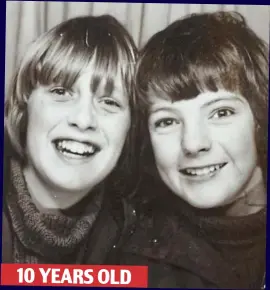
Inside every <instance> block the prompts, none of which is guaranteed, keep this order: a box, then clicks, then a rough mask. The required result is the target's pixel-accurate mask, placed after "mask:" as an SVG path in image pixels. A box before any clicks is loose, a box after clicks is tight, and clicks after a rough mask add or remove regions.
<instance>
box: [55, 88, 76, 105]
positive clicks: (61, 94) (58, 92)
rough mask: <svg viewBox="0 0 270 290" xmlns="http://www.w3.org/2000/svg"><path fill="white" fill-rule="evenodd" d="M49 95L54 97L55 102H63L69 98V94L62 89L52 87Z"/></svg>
mask: <svg viewBox="0 0 270 290" xmlns="http://www.w3.org/2000/svg"><path fill="white" fill-rule="evenodd" d="M50 93H51V94H53V95H54V96H55V97H56V99H57V101H63V102H64V101H66V100H68V99H70V97H71V92H70V91H69V90H67V89H66V88H63V87H54V88H52V89H50Z"/></svg>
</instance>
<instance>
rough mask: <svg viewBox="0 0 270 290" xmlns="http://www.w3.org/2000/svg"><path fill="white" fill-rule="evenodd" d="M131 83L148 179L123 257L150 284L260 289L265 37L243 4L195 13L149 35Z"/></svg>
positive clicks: (265, 121) (263, 236) (263, 239)
mask: <svg viewBox="0 0 270 290" xmlns="http://www.w3.org/2000/svg"><path fill="white" fill-rule="evenodd" d="M136 85H137V89H138V96H139V98H140V113H141V118H139V120H141V123H140V124H138V128H139V129H140V130H139V132H138V135H139V136H138V138H137V139H138V140H139V139H142V140H144V144H142V154H141V156H142V158H141V166H142V167H141V168H142V171H143V172H144V177H143V182H142V185H141V189H140V190H139V191H138V194H137V198H138V203H139V204H140V207H139V208H140V220H139V222H138V225H137V228H136V230H135V231H134V233H133V234H132V235H131V236H129V238H127V240H126V241H127V243H126V244H125V245H124V246H123V247H122V260H121V263H128V264H147V265H149V286H150V287H177V288H204V289H205V288H214V289H217V288H218V289H220V288H227V289H228V288H231V289H259V288H260V287H262V286H263V280H264V273H265V246H266V182H267V132H268V130H267V126H268V46H267V45H266V44H265V43H264V41H263V40H261V39H260V38H259V37H258V36H257V35H256V34H255V33H254V32H253V31H252V30H251V29H250V28H249V27H248V25H247V24H246V21H245V19H244V18H243V17H242V16H241V15H240V14H238V13H234V12H231V13H229V12H216V13H203V14H195V15H190V16H188V17H185V18H183V19H181V20H178V21H176V22H174V23H173V24H171V25H169V26H168V27H167V28H166V29H164V30H163V31H160V32H158V33H157V34H155V35H154V36H153V37H152V38H151V39H150V40H149V41H148V43H147V44H146V45H145V47H144V48H143V49H142V51H141V53H140V57H139V61H138V67H137V76H136ZM146 124H147V125H146Z"/></svg>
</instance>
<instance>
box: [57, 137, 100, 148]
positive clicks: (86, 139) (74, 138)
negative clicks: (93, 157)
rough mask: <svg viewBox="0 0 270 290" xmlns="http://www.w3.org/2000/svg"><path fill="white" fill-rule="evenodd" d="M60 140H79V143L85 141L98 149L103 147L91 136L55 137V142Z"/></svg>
mask: <svg viewBox="0 0 270 290" xmlns="http://www.w3.org/2000/svg"><path fill="white" fill-rule="evenodd" d="M59 140H69V141H75V142H79V143H84V144H86V145H90V146H94V147H95V148H96V149H98V150H100V149H101V145H100V144H99V143H98V142H96V141H93V140H91V139H89V138H83V137H79V136H59V137H57V138H54V139H53V142H56V141H59Z"/></svg>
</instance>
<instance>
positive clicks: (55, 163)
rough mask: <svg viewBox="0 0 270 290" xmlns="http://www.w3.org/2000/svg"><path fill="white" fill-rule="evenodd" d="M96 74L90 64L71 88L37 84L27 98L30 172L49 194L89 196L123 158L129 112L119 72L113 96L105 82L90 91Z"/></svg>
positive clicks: (128, 124) (128, 125)
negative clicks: (90, 191) (63, 193)
mask: <svg viewBox="0 0 270 290" xmlns="http://www.w3.org/2000/svg"><path fill="white" fill-rule="evenodd" d="M92 74H93V67H91V66H89V67H88V68H87V69H86V70H85V71H84V73H82V74H81V75H80V77H79V78H78V80H77V81H76V83H75V84H74V86H73V87H72V89H70V90H69V89H66V88H63V87H61V86H58V85H51V86H39V87H37V88H36V89H35V90H34V91H33V92H32V94H31V96H30V98H29V103H28V129H27V148H26V149H27V153H28V158H29V164H30V166H29V168H28V171H29V170H30V171H31V172H32V175H34V176H35V177H36V178H35V180H39V182H40V183H42V184H43V185H44V186H45V187H46V188H47V190H50V191H53V192H55V191H60V192H65V191H66V192H71V193H72V192H74V194H76V193H78V194H86V193H88V192H89V190H91V189H92V188H93V187H94V186H96V185H97V184H98V183H99V182H101V181H102V180H104V178H105V177H107V175H108V174H109V173H110V172H111V171H112V169H113V168H114V167H115V165H116V163H117V161H118V159H119V156H120V154H121V151H122V148H123V145H124V142H125V139H126V135H127V132H128V130H129V127H130V109H129V102H128V97H127V96H126V94H125V92H124V88H123V85H122V80H121V76H120V73H119V74H118V75H116V77H115V83H114V85H115V86H114V90H113V92H112V94H111V95H106V94H105V91H104V85H102V83H101V85H100V88H98V90H97V92H96V93H95V94H93V93H92V92H91V90H90V80H91V77H92ZM32 179H33V178H32Z"/></svg>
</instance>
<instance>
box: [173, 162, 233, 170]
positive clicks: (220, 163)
mask: <svg viewBox="0 0 270 290" xmlns="http://www.w3.org/2000/svg"><path fill="white" fill-rule="evenodd" d="M226 163H227V162H219V163H211V164H207V165H198V166H188V167H184V168H180V169H179V171H184V170H187V169H195V170H196V169H203V168H205V167H211V166H217V165H223V164H226Z"/></svg>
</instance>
